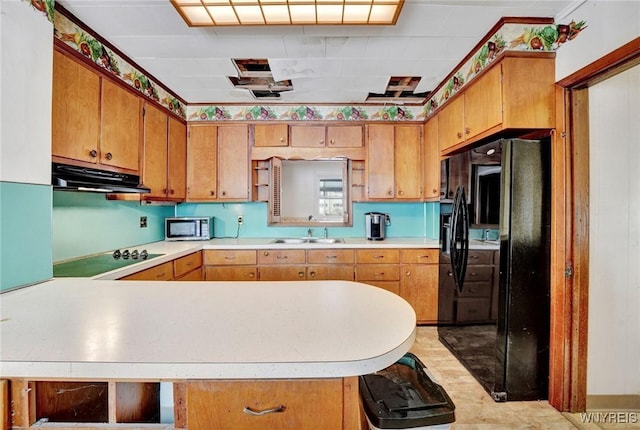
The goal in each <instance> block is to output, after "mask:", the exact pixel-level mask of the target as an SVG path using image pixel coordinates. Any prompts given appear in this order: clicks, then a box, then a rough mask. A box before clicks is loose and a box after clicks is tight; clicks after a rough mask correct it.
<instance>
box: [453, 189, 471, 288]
mask: <svg viewBox="0 0 640 430" xmlns="http://www.w3.org/2000/svg"><path fill="white" fill-rule="evenodd" d="M450 250H451V251H450V252H451V271H452V272H453V282H454V284H455V286H456V290H457V291H458V293H461V292H462V288H463V286H464V277H465V274H466V271H467V257H468V255H469V209H468V207H467V199H466V196H465V192H464V187H463V186H458V188H457V189H456V195H455V197H454V199H453V208H452V212H451V237H450Z"/></svg>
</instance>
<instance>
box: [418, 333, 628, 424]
mask: <svg viewBox="0 0 640 430" xmlns="http://www.w3.org/2000/svg"><path fill="white" fill-rule="evenodd" d="M411 352H412V353H414V354H415V355H417V356H418V357H419V358H420V360H421V361H422V362H423V363H424V364H425V365H426V366H427V368H428V369H429V372H431V374H432V375H433V377H434V378H435V379H436V380H437V381H438V382H439V383H440V384H441V385H442V386H443V387H444V389H445V390H446V391H447V394H449V397H451V399H452V400H453V402H454V403H455V405H456V412H455V414H456V421H455V423H454V424H453V425H452V427H451V428H452V429H456V430H521V429H532V430H533V429H540V430H546V429H549V430H556V429H579V430H597V429H607V430H609V429H640V423H638V422H636V423H629V424H593V423H587V424H583V423H582V421H583V420H582V417H581V415H580V414H564V413H560V412H558V411H557V410H556V409H555V408H553V407H551V406H550V405H549V403H548V402H546V401H533V402H504V403H496V402H494V401H493V399H491V397H490V396H489V394H487V392H486V391H485V390H484V389H483V388H482V387H481V386H480V384H479V383H478V382H477V381H476V380H475V379H474V378H473V376H471V374H470V373H469V372H468V371H467V370H466V369H465V368H464V366H463V365H462V364H460V363H459V362H458V361H457V360H456V358H455V357H454V356H453V355H452V354H451V353H450V352H449V350H448V349H447V348H445V347H444V346H443V345H442V344H441V343H440V341H439V340H438V332H437V329H436V328H435V327H418V331H417V337H416V342H415V344H414V346H413V347H412V349H411ZM590 412H591V411H590ZM632 413H634V414H635V415H633V416H634V417H636V418H638V417H640V413H639V412H638V411H634V412H632Z"/></svg>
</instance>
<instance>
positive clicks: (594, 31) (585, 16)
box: [555, 0, 640, 397]
mask: <svg viewBox="0 0 640 430" xmlns="http://www.w3.org/2000/svg"><path fill="white" fill-rule="evenodd" d="M555 18H556V21H562V22H568V21H570V20H575V21H576V22H579V21H581V20H584V21H586V22H587V28H586V29H585V30H584V31H582V32H581V33H580V37H577V38H576V39H574V40H573V41H572V42H571V43H568V44H565V45H563V46H562V48H561V49H559V50H558V52H557V54H556V78H557V80H561V79H562V78H564V77H567V76H569V75H571V74H572V73H574V72H576V71H578V70H580V69H581V68H583V67H585V66H588V65H589V64H591V63H592V62H594V61H596V60H597V59H599V58H601V57H603V56H604V55H606V54H608V53H610V52H611V51H613V50H615V49H617V48H619V47H620V46H622V45H624V44H626V43H627V42H629V41H631V40H634V39H636V38H637V37H638V35H640V2H638V1H620V0H610V1H604V0H599V1H595V0H588V1H583V2H581V3H578V5H577V6H576V5H570V6H569V9H568V10H567V11H565V13H563V14H560V15H558V16H556V17H555ZM636 69H637V67H636ZM618 79H621V80H622V81H621V80H617V79H616V80H609V81H605V82H603V83H601V84H600V85H601V86H598V87H594V88H593V91H591V90H590V93H589V98H590V103H589V110H590V119H589V121H590V130H591V136H590V141H591V147H590V152H591V154H590V159H591V161H592V162H594V165H592V166H591V167H590V169H592V171H591V178H590V194H591V196H590V206H591V211H592V213H591V214H590V223H591V231H590V238H589V241H590V274H589V276H590V281H589V282H590V290H589V306H590V308H589V334H588V356H587V394H588V395H589V396H590V397H592V396H594V395H607V394H618V395H619V394H635V395H638V394H639V393H640V381H639V378H640V375H639V374H638V371H637V369H638V365H637V363H638V362H640V340H639V339H640V323H639V321H638V316H637V315H634V312H635V313H637V309H638V307H639V305H640V298H639V296H638V294H639V293H638V288H639V283H640V281H638V267H637V266H638V265H637V261H638V260H639V259H640V258H639V255H638V233H637V228H638V225H640V220H639V218H638V207H637V205H636V206H635V207H634V206H633V204H634V203H633V199H636V200H637V198H638V195H639V192H640V190H639V189H638V183H639V182H640V181H639V178H638V171H637V166H638V165H640V163H639V161H640V159H639V158H638V152H637V151H638V137H637V136H638V135H639V134H638V121H637V119H638V117H640V112H639V111H638V108H637V102H638V100H640V96H639V95H638V88H639V85H638V80H637V78H635V79H636V80H635V84H632V83H631V82H626V83H625V82H624V80H625V79H631V80H632V78H629V77H627V78H625V77H620V78H618ZM631 90H633V91H635V93H629V91H631ZM627 95H628V98H627ZM634 97H635V99H634ZM594 98H595V99H594ZM632 101H633V102H635V103H636V105H635V106H636V107H635V108H633V107H632V106H631V102H632ZM632 109H635V114H634V111H633V110H632ZM634 115H635V116H634ZM614 136H615V137H614ZM632 142H635V147H634V145H633V144H632ZM634 151H635V152H634ZM632 166H635V167H633V168H630V167H632ZM634 169H635V171H634ZM633 186H635V191H634V188H633ZM630 197H631V198H630ZM634 228H635V230H634ZM629 235H630V236H629ZM634 235H635V236H634ZM634 237H635V238H634ZM634 240H635V242H634ZM634 243H635V245H634ZM634 246H635V247H634ZM612 256H615V258H613V257H612ZM634 258H635V260H634ZM633 262H635V263H633ZM625 379H626V380H627V382H624V381H623V380H625Z"/></svg>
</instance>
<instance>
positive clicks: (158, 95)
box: [23, 0, 587, 122]
mask: <svg viewBox="0 0 640 430" xmlns="http://www.w3.org/2000/svg"><path fill="white" fill-rule="evenodd" d="M23 1H29V2H30V3H31V5H32V6H33V7H34V8H35V9H37V10H40V11H42V12H43V13H45V14H47V15H48V16H49V13H50V12H51V13H52V14H53V3H54V0H23ZM53 23H54V34H55V37H56V38H57V39H59V40H61V41H62V42H64V43H65V44H67V45H68V46H70V47H72V48H73V49H75V50H76V51H78V52H79V53H81V54H82V55H84V56H85V57H87V58H90V59H91V60H92V61H93V62H95V63H96V64H98V65H99V66H100V67H102V68H104V69H106V70H108V71H109V72H110V73H112V74H113V75H115V76H116V77H117V78H119V79H121V80H122V81H123V82H125V83H127V84H128V85H130V86H132V87H133V88H135V89H136V90H137V91H139V92H140V93H141V94H143V95H144V96H145V97H147V98H150V99H153V100H155V101H157V102H158V103H160V104H161V105H162V106H164V107H166V108H167V109H168V110H170V111H172V112H174V113H176V114H177V115H178V116H180V117H182V118H184V119H186V120H187V121H261V120H270V121H274V120H283V121H318V120H321V121H364V120H366V121H418V122H423V121H424V120H426V119H427V118H428V117H429V116H430V115H431V114H432V113H433V112H435V111H436V110H437V109H438V108H439V107H440V106H441V105H443V104H444V103H446V101H447V100H448V99H449V98H450V97H451V96H453V95H454V94H456V93H457V92H458V91H460V90H461V89H462V88H464V86H465V85H467V84H468V83H469V82H470V81H472V80H473V79H474V78H475V77H476V76H477V75H478V74H479V73H480V72H482V71H483V70H484V69H485V68H486V67H488V66H489V65H490V64H491V63H492V61H493V60H494V59H495V58H497V57H498V56H499V55H500V54H501V53H502V52H503V51H529V52H554V51H556V50H557V49H558V48H560V46H561V45H562V44H563V43H566V42H567V41H570V40H573V39H574V38H575V37H577V36H578V35H579V34H580V32H581V31H582V30H584V29H585V28H587V25H586V22H585V21H580V22H577V23H576V22H575V21H571V22H570V23H569V24H527V23H504V24H503V25H502V26H501V27H500V28H499V29H498V30H496V32H495V33H494V34H493V35H491V36H490V37H489V38H488V39H487V41H486V43H484V44H483V45H482V46H481V47H480V48H479V49H478V50H477V51H476V52H474V53H473V55H472V56H470V57H469V60H468V61H466V62H465V63H464V64H463V65H462V66H461V67H460V68H459V69H458V70H456V71H455V73H453V74H452V75H451V78H449V80H448V81H447V82H446V83H445V84H444V85H442V86H441V87H440V88H439V89H438V90H437V91H436V92H435V93H433V94H432V95H431V97H429V99H428V100H427V101H426V103H425V104H424V105H423V106H405V105H299V106H291V105H280V104H265V105H259V104H255V105H249V104H241V105H233V104H220V105H202V104H197V105H186V104H184V103H182V102H181V101H180V100H178V99H177V98H176V97H174V96H173V95H172V94H170V93H169V92H168V91H165V90H164V89H163V88H162V87H161V86H159V85H158V84H157V83H155V82H153V81H152V80H151V79H149V78H148V77H147V76H145V75H144V74H143V73H142V72H140V71H139V70H138V69H136V68H135V67H134V66H133V65H131V64H129V63H128V62H127V61H125V60H124V59H123V58H122V57H120V56H119V55H117V54H116V53H114V52H113V51H111V50H110V49H108V48H107V47H105V46H104V44H103V43H102V42H100V41H99V40H97V39H96V38H94V37H93V36H91V35H90V34H88V33H86V32H85V31H83V29H82V28H80V27H79V26H78V25H77V24H75V23H74V22H72V21H71V20H70V19H68V18H67V17H66V16H64V15H62V14H60V13H55V14H53Z"/></svg>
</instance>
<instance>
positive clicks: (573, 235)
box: [549, 37, 640, 412]
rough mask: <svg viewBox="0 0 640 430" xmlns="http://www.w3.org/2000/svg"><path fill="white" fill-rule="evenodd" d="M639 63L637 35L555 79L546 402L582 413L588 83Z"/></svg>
mask: <svg viewBox="0 0 640 430" xmlns="http://www.w3.org/2000/svg"><path fill="white" fill-rule="evenodd" d="M638 64H640V37H639V38H636V39H634V40H632V41H630V42H629V43H627V44H625V45H623V46H621V47H620V48H618V49H616V50H614V51H612V52H611V53H609V54H607V55H605V56H604V57H602V58H600V59H598V60H597V61H595V62H593V63H591V64H589V65H587V66H585V67H583V68H582V69H580V70H578V71H576V72H575V73H573V74H572V75H570V76H568V77H566V78H564V79H562V80H560V81H558V82H557V83H556V130H555V132H554V133H553V149H552V188H553V200H552V232H551V236H552V240H551V243H552V245H551V336H550V345H549V348H550V360H549V403H550V404H551V405H552V406H553V407H555V408H556V409H558V410H560V411H565V412H584V411H585V410H586V403H587V329H588V310H589V308H588V307H589V87H590V86H592V85H595V84H597V83H598V82H601V81H603V80H605V79H607V78H609V77H611V76H614V75H616V74H618V73H621V72H623V71H625V70H628V69H630V68H631V67H634V66H636V65H638Z"/></svg>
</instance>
